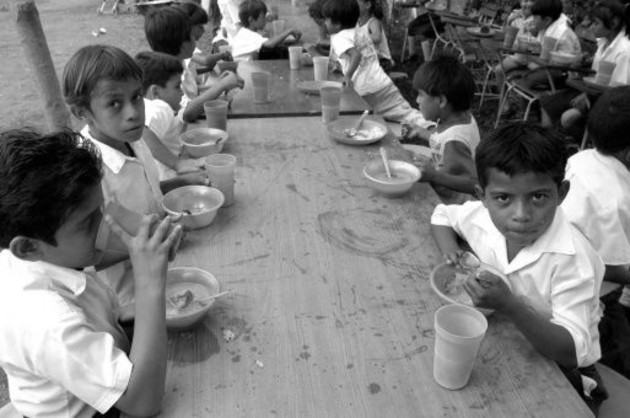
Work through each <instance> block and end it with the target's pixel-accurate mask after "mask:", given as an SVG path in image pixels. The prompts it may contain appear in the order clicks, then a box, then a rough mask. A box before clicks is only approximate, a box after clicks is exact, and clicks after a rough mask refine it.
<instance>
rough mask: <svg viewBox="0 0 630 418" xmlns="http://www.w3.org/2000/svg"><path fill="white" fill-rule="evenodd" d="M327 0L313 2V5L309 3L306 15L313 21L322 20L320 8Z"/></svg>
mask: <svg viewBox="0 0 630 418" xmlns="http://www.w3.org/2000/svg"><path fill="white" fill-rule="evenodd" d="M327 1H328V0H315V1H314V2H313V3H311V4H310V5H309V6H308V15H309V16H310V17H311V19H313V20H314V21H316V22H317V21H322V20H324V15H323V14H322V7H323V6H324V3H326V2H327Z"/></svg>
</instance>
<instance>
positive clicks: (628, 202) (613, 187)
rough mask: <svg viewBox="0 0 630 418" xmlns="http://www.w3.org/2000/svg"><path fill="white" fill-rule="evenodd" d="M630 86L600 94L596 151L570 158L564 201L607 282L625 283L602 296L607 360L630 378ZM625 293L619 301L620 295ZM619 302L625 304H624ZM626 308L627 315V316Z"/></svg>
mask: <svg viewBox="0 0 630 418" xmlns="http://www.w3.org/2000/svg"><path fill="white" fill-rule="evenodd" d="M628 115H630V87H628V86H625V87H617V88H614V89H610V90H608V91H606V92H604V94H602V95H601V96H600V97H599V99H598V100H597V102H595V105H594V106H593V108H592V109H591V111H590V113H589V118H588V133H589V136H590V138H591V139H592V140H593V144H594V145H595V149H589V150H583V151H580V152H578V153H577V154H575V155H574V156H572V157H571V158H569V161H568V163H567V175H566V178H567V180H568V181H570V182H571V191H570V192H569V194H568V195H567V198H566V199H565V200H564V202H563V203H562V208H563V209H564V211H565V213H566V214H567V218H568V219H569V221H570V222H571V223H572V224H573V225H575V227H576V228H578V229H579V230H580V231H582V233H583V234H584V235H585V236H586V237H587V238H588V240H589V241H590V242H591V244H592V245H593V247H594V248H595V250H596V251H597V253H598V254H599V255H600V256H601V257H602V260H603V261H604V264H605V265H606V273H605V275H604V280H605V281H607V282H611V283H619V284H622V285H625V286H624V287H623V293H622V290H621V289H620V290H617V291H614V292H612V293H610V294H608V295H604V296H603V297H602V301H603V302H604V303H605V306H606V307H605V310H604V318H603V319H602V323H601V326H600V330H601V332H602V351H603V353H602V354H603V359H602V362H605V363H606V364H608V365H609V366H611V367H613V368H615V369H616V370H618V371H619V372H620V373H623V374H624V375H626V376H629V377H630V324H629V323H628V320H629V318H630V271H629V270H628V266H629V265H630V141H628V132H630V118H629V117H628ZM620 295H621V297H620ZM620 304H621V306H620ZM624 307H625V310H626V312H628V315H626V314H624Z"/></svg>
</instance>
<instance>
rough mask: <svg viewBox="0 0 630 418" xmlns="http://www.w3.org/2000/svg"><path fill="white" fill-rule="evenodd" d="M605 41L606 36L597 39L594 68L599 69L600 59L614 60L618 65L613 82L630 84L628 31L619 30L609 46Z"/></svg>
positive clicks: (613, 75) (611, 80)
mask: <svg viewBox="0 0 630 418" xmlns="http://www.w3.org/2000/svg"><path fill="white" fill-rule="evenodd" d="M605 43H606V40H605V39H604V38H600V39H598V40H597V51H596V52H595V56H594V57H593V69H594V70H595V71H597V68H598V66H599V63H600V61H609V62H614V63H615V64H617V65H616V66H615V70H614V71H613V73H612V77H611V78H610V82H611V84H612V85H615V84H617V85H628V84H630V39H628V36H627V35H626V31H625V30H622V31H621V32H619V33H618V34H617V36H616V37H615V39H613V41H612V42H611V43H610V45H608V47H607V48H605V47H604V45H605Z"/></svg>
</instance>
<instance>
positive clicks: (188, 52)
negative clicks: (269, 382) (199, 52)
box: [177, 31, 196, 60]
mask: <svg viewBox="0 0 630 418" xmlns="http://www.w3.org/2000/svg"><path fill="white" fill-rule="evenodd" d="M193 33H194V31H190V39H189V40H187V41H186V42H184V43H183V44H182V47H181V48H180V50H179V54H178V55H177V58H181V59H184V60H185V59H188V58H190V57H192V55H193V52H195V46H196V42H195V36H194V34H193Z"/></svg>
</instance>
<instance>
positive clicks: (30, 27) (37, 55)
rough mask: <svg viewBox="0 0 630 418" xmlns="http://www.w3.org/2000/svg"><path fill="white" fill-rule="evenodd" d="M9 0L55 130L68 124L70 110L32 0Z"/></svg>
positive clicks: (50, 121)
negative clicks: (63, 95)
mask: <svg viewBox="0 0 630 418" xmlns="http://www.w3.org/2000/svg"><path fill="white" fill-rule="evenodd" d="M9 4H10V7H11V11H12V13H13V15H14V17H15V26H16V29H17V32H18V34H19V36H20V42H21V44H22V48H23V49H24V54H26V58H27V60H28V62H29V65H30V67H31V70H32V71H33V73H34V74H35V76H36V77H37V81H38V83H39V87H40V90H41V93H42V99H43V101H44V111H45V114H46V122H47V124H48V129H49V131H56V130H60V129H63V128H70V113H69V112H68V109H67V108H66V105H65V102H64V100H63V97H62V95H61V88H60V86H59V80H58V79H57V73H56V72H55V67H54V65H53V62H52V58H51V56H50V50H49V49H48V44H47V43H46V35H44V30H43V28H42V24H41V22H40V20H39V12H38V11H37V7H36V6H35V0H14V1H11V2H9Z"/></svg>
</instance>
